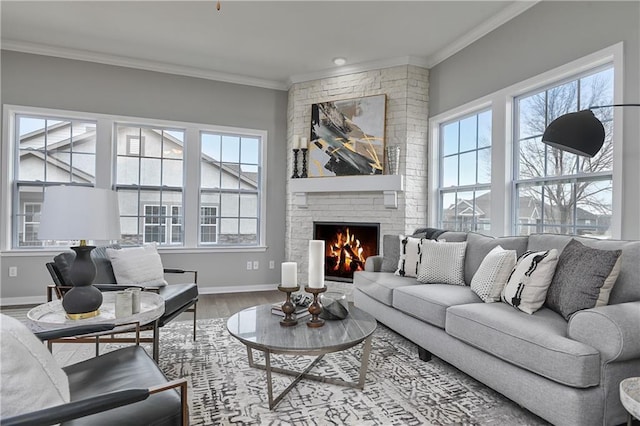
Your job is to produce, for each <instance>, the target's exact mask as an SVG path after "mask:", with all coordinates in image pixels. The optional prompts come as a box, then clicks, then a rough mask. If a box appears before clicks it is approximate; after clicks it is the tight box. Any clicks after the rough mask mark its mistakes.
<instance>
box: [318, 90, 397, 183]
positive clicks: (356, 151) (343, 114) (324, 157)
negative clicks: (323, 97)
mask: <svg viewBox="0 0 640 426" xmlns="http://www.w3.org/2000/svg"><path fill="white" fill-rule="evenodd" d="M386 100H387V97H386V95H376V96H366V97H362V98H355V99H346V100H341V101H332V102H322V103H318V104H313V105H312V106H311V138H310V142H309V152H308V153H309V161H308V174H309V177H325V176H352V175H378V174H382V171H383V168H384V129H385V127H384V126H385V111H386Z"/></svg>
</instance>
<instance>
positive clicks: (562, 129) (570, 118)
mask: <svg viewBox="0 0 640 426" xmlns="http://www.w3.org/2000/svg"><path fill="white" fill-rule="evenodd" d="M621 106H640V104H614V105H599V106H591V107H589V109H585V110H582V111H578V112H570V113H568V114H564V115H561V116H560V117H558V118H556V119H555V120H553V121H552V122H551V124H549V126H548V127H547V128H546V130H545V131H544V133H543V135H542V142H544V143H546V144H547V145H550V146H552V147H554V148H558V149H560V150H562V151H567V152H571V153H573V154H578V155H584V156H586V157H589V158H591V157H593V156H594V155H596V154H597V153H598V151H600V148H602V145H603V144H604V136H605V135H604V126H603V125H602V122H601V121H600V120H598V118H597V117H596V116H595V115H594V114H593V112H592V111H591V110H593V109H598V108H609V107H621Z"/></svg>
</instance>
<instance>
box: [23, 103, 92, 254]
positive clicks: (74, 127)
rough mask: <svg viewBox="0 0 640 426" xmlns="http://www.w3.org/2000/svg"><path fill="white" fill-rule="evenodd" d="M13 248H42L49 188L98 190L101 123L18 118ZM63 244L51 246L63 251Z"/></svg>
mask: <svg viewBox="0 0 640 426" xmlns="http://www.w3.org/2000/svg"><path fill="white" fill-rule="evenodd" d="M13 122H14V128H15V132H14V133H15V134H14V138H13V141H14V152H15V157H14V168H13V170H14V175H13V179H12V181H13V220H12V221H11V222H12V228H13V229H12V231H13V232H12V235H13V237H12V245H13V247H19V248H28V247H34V246H36V247H41V246H43V245H45V242H43V241H41V240H39V239H38V227H39V224H40V208H41V205H42V201H43V199H44V195H43V194H44V188H46V187H47V186H49V185H60V184H66V185H90V186H93V185H94V184H95V169H96V156H95V153H96V122H95V121H93V120H83V119H80V120H78V119H71V118H67V117H57V116H52V115H36V114H16V115H15V116H14V120H13ZM63 243H64V242H55V241H51V242H47V245H60V244H63Z"/></svg>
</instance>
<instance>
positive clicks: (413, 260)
mask: <svg viewBox="0 0 640 426" xmlns="http://www.w3.org/2000/svg"><path fill="white" fill-rule="evenodd" d="M399 237H400V259H399V260H398V269H397V270H396V272H395V274H396V275H400V276H402V277H413V278H415V277H417V276H418V267H419V266H420V256H421V252H420V250H421V249H420V244H421V241H422V239H420V238H414V237H407V236H405V235H400V236H399Z"/></svg>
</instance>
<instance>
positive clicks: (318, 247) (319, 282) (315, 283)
mask: <svg viewBox="0 0 640 426" xmlns="http://www.w3.org/2000/svg"><path fill="white" fill-rule="evenodd" d="M309 287H311V288H322V287H324V241H322V240H310V241H309Z"/></svg>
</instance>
